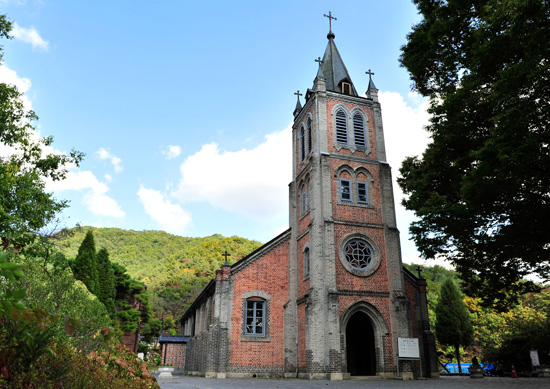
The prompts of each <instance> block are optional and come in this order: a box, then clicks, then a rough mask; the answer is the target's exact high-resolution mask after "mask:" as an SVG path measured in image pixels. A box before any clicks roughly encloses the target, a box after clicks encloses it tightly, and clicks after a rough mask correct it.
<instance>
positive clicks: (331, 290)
mask: <svg viewBox="0 0 550 389" xmlns="http://www.w3.org/2000/svg"><path fill="white" fill-rule="evenodd" d="M327 38H328V44H327V47H326V50H325V54H324V56H323V60H322V62H320V66H319V71H318V73H317V76H316V78H315V80H314V85H313V88H312V89H308V91H307V93H306V96H305V97H306V102H305V104H304V106H303V107H302V105H301V104H300V101H299V96H298V103H297V105H296V109H295V110H294V116H295V117H294V125H293V133H292V144H293V180H292V182H291V184H290V189H289V196H290V201H289V204H290V212H289V214H290V223H289V224H290V229H289V230H288V231H286V232H284V233H283V234H281V235H279V236H278V237H276V238H275V239H273V240H272V241H270V242H268V243H267V244H266V245H264V246H262V247H261V248H260V249H258V250H256V251H255V252H254V253H252V254H250V255H249V256H247V257H246V258H243V259H242V260H241V261H239V262H237V263H236V264H234V265H232V266H229V265H228V264H226V265H224V266H223V267H222V269H221V270H220V271H218V273H217V276H216V280H214V281H212V282H211V283H210V284H209V285H208V286H207V288H206V289H205V291H204V292H203V293H202V294H201V296H199V298H198V299H197V301H195V303H194V304H193V305H192V306H191V308H190V309H189V310H188V311H187V312H186V313H185V315H184V316H183V318H182V328H183V334H182V335H184V336H190V337H191V340H190V342H189V344H188V347H187V350H188V351H187V353H188V354H187V358H186V370H187V371H188V372H190V373H196V374H204V375H207V376H215V377H226V376H257V375H279V376H286V377H296V376H298V377H302V378H310V379H314V378H330V379H344V378H348V377H349V376H350V375H378V376H387V377H394V375H395V374H396V373H397V370H398V358H397V339H398V338H418V339H419V342H420V345H421V354H422V355H421V358H422V363H421V365H422V366H423V370H424V373H423V375H424V376H426V375H430V374H431V373H432V372H434V373H436V372H437V363H436V359H435V345H434V342H433V335H432V334H431V332H430V331H429V322H428V313H427V301H426V294H425V281H424V280H423V279H421V278H417V277H415V276H414V275H412V274H411V273H410V272H407V271H406V270H404V269H403V266H402V262H401V252H400V242H399V231H398V230H397V225H396V220H395V208H394V198H393V189H392V181H391V171H390V167H389V165H388V163H387V162H386V151H385V145H384V133H383V126H382V115H381V107H380V103H379V101H378V90H377V89H376V87H375V86H374V83H373V82H372V79H370V82H369V86H368V90H367V92H366V96H367V97H362V96H359V95H358V93H357V90H356V88H355V85H354V84H353V82H352V80H351V77H350V76H349V74H348V71H347V69H346V67H345V65H344V62H343V61H342V58H341V57H340V54H339V52H338V49H337V48H336V44H335V43H334V34H333V33H332V31H331V32H329V34H328V36H327ZM419 367H420V364H419V363H417V362H411V361H400V362H399V370H400V371H401V372H403V373H402V374H403V376H408V377H411V376H412V374H413V371H415V369H416V373H417V374H420V371H419Z"/></svg>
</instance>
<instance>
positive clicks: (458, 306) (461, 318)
mask: <svg viewBox="0 0 550 389" xmlns="http://www.w3.org/2000/svg"><path fill="white" fill-rule="evenodd" d="M435 315H436V322H435V336H436V337H437V340H438V341H439V343H441V344H444V345H448V346H453V347H454V348H455V352H456V360H457V362H458V372H459V373H462V369H461V367H460V346H464V347H467V346H469V345H470V343H472V341H473V339H474V329H473V327H472V322H471V321H470V314H469V313H468V309H467V308H466V304H464V301H463V299H462V296H461V294H460V291H459V290H458V287H457V286H456V285H455V283H454V282H453V281H452V280H451V279H450V278H448V279H447V280H446V281H445V282H444V283H443V285H442V286H441V297H440V298H439V301H438V303H437V306H436V308H435Z"/></svg>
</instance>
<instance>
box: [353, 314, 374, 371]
mask: <svg viewBox="0 0 550 389" xmlns="http://www.w3.org/2000/svg"><path fill="white" fill-rule="evenodd" d="M346 348H347V358H348V372H349V373H350V374H351V375H359V376H363V375H375V374H376V354H375V351H374V329H373V328H372V323H371V321H370V319H369V317H368V316H367V315H366V314H365V313H364V312H356V313H354V314H353V316H352V317H351V318H350V319H349V321H348V324H347V326H346Z"/></svg>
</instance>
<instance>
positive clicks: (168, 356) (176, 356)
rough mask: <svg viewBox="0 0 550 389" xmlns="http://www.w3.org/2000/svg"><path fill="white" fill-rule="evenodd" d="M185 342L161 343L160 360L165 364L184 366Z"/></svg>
mask: <svg viewBox="0 0 550 389" xmlns="http://www.w3.org/2000/svg"><path fill="white" fill-rule="evenodd" d="M186 347H187V344H186V343H163V344H162V354H161V356H160V360H161V361H162V363H163V364H165V365H172V366H175V367H184V366H185V353H186Z"/></svg>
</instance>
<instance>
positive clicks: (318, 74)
mask: <svg viewBox="0 0 550 389" xmlns="http://www.w3.org/2000/svg"><path fill="white" fill-rule="evenodd" d="M315 62H317V63H318V64H319V70H317V77H323V78H325V74H324V73H323V68H322V66H321V65H322V64H323V60H322V59H321V57H317V59H316V60H315Z"/></svg>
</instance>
